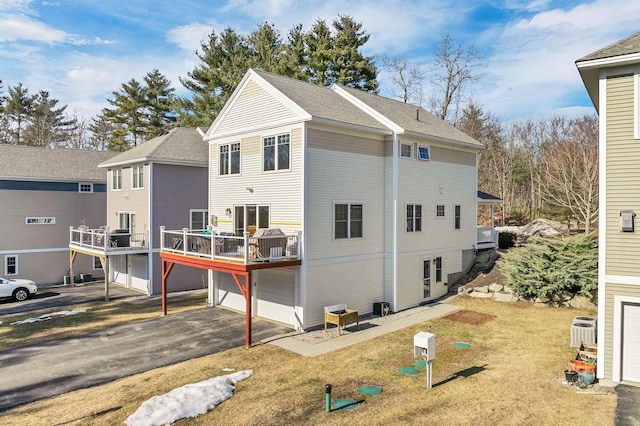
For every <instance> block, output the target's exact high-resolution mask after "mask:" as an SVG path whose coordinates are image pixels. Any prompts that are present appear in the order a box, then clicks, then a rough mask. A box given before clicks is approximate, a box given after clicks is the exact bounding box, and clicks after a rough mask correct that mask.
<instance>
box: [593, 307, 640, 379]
mask: <svg viewBox="0 0 640 426" xmlns="http://www.w3.org/2000/svg"><path fill="white" fill-rule="evenodd" d="M625 303H634V304H640V297H631V296H621V295H615V296H613V369H612V372H611V381H613V382H620V381H621V379H622V377H621V376H622V374H621V371H622V351H621V349H622V345H621V343H622V328H623V324H622V313H623V310H624V309H623V304H625ZM598 318H599V317H598ZM598 328H600V327H598ZM603 328H604V327H603ZM598 353H600V352H598ZM598 364H600V363H598Z"/></svg>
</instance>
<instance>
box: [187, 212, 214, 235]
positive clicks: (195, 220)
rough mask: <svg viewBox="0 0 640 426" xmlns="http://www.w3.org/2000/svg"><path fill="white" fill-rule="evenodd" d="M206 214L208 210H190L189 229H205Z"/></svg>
mask: <svg viewBox="0 0 640 426" xmlns="http://www.w3.org/2000/svg"><path fill="white" fill-rule="evenodd" d="M208 215H209V212H208V211H207V210H191V218H190V219H191V220H190V223H189V229H192V230H197V231H205V230H206V229H207V216H208Z"/></svg>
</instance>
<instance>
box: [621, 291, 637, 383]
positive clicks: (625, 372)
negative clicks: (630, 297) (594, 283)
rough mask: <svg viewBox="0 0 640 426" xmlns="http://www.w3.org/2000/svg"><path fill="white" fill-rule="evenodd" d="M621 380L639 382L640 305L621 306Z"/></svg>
mask: <svg viewBox="0 0 640 426" xmlns="http://www.w3.org/2000/svg"><path fill="white" fill-rule="evenodd" d="M623 306H624V310H623V318H624V319H623V321H624V324H623V329H622V334H623V337H622V380H628V381H631V382H640V305H631V304H626V305H623Z"/></svg>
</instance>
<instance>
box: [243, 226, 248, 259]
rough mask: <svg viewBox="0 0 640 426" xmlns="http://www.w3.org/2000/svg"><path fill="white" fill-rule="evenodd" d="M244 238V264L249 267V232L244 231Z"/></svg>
mask: <svg viewBox="0 0 640 426" xmlns="http://www.w3.org/2000/svg"><path fill="white" fill-rule="evenodd" d="M243 236H244V253H243V255H244V264H245V265H248V264H249V232H247V231H244V233H243Z"/></svg>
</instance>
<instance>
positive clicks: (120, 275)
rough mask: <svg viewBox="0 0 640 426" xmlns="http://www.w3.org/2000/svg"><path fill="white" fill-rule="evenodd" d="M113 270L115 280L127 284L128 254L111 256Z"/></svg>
mask: <svg viewBox="0 0 640 426" xmlns="http://www.w3.org/2000/svg"><path fill="white" fill-rule="evenodd" d="M109 259H110V261H111V271H113V282H116V283H119V284H122V285H125V286H126V285H127V284H128V282H127V278H128V275H127V256H111V257H109Z"/></svg>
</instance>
